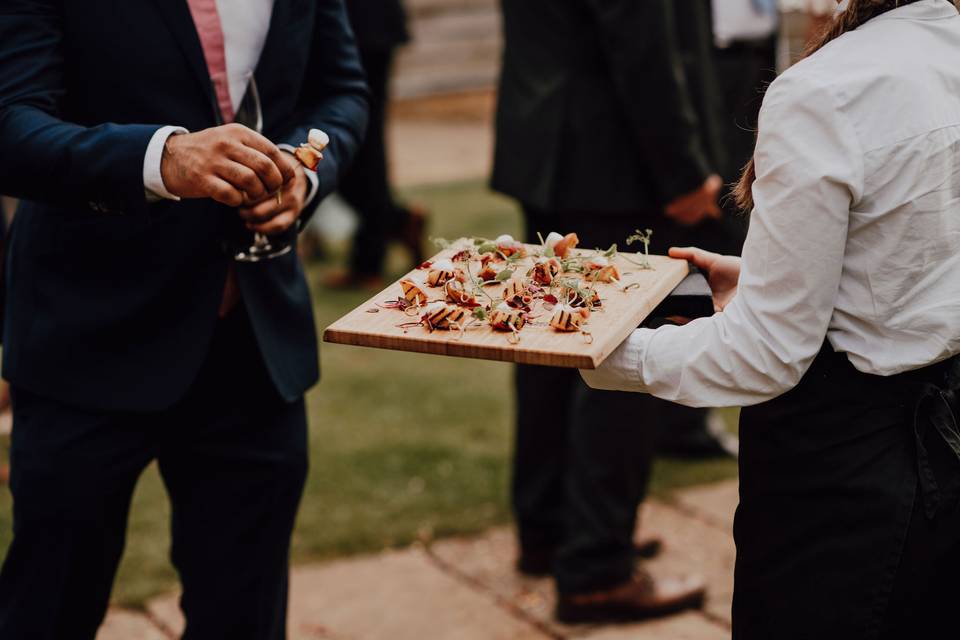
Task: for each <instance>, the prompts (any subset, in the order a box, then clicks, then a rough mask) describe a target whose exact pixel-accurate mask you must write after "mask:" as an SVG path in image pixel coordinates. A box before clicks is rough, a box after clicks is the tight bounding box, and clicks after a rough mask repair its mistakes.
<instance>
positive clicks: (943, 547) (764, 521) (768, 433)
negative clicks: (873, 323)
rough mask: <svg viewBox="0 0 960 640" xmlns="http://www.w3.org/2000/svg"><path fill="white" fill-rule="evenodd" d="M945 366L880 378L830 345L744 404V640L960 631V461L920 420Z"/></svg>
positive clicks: (739, 581)
mask: <svg viewBox="0 0 960 640" xmlns="http://www.w3.org/2000/svg"><path fill="white" fill-rule="evenodd" d="M943 371H944V366H942V365H939V366H934V367H930V368H927V369H924V370H921V371H918V372H911V373H907V374H902V375H899V376H893V377H879V376H871V375H867V374H863V373H860V372H858V371H857V370H856V369H854V367H853V366H852V365H851V364H850V362H849V361H848V360H847V358H846V356H845V355H844V354H836V353H833V351H832V350H831V349H830V348H829V347H827V348H825V349H824V350H823V351H822V352H821V354H820V355H819V356H818V357H817V359H816V361H815V362H814V364H813V366H812V367H811V369H810V370H809V371H808V373H807V374H806V375H805V376H804V378H803V380H802V382H801V383H800V385H799V386H797V387H796V388H795V389H793V390H792V391H790V392H789V393H787V394H784V395H783V396H781V397H779V398H777V399H775V400H772V401H770V402H767V403H764V404H762V405H759V406H756V407H751V408H748V409H744V410H743V412H742V417H741V426H740V494H741V496H740V506H739V508H738V509H737V515H736V521H735V526H734V535H735V538H736V542H737V563H736V580H735V589H734V603H733V637H734V638H735V639H737V640H754V639H756V640H761V639H762V640H781V639H783V640H814V639H815V640H833V639H836V640H840V639H843V640H868V639H869V640H875V639H878V638H879V639H883V640H893V639H904V638H923V639H925V640H928V639H936V638H953V637H956V635H957V630H956V623H955V615H954V611H955V610H954V608H953V607H955V606H956V604H955V602H956V585H957V580H958V576H960V510H958V509H957V497H958V489H960V460H958V457H957V455H956V454H954V453H953V452H952V451H951V450H950V448H949V447H948V446H947V443H946V441H945V440H944V438H943V437H942V436H941V435H940V434H939V433H938V432H937V431H936V430H935V429H932V428H927V427H928V426H929V425H928V424H927V419H926V417H925V416H926V414H925V413H923V412H921V414H920V417H919V421H918V422H917V423H916V424H917V425H919V427H920V428H919V431H917V430H915V428H914V427H915V421H914V419H915V416H916V414H915V407H916V405H917V400H918V399H919V398H920V397H921V394H923V393H924V389H925V387H924V385H926V384H929V383H937V382H939V381H940V380H941V379H942V376H943ZM934 395H935V394H934ZM931 398H934V396H931ZM925 406H926V405H925ZM930 406H934V405H932V404H931V405H930ZM918 432H919V434H920V435H919V437H918V436H917V433H918ZM918 441H919V442H920V443H921V445H922V450H923V451H926V455H919V452H920V451H921V448H920V445H918ZM927 474H929V477H933V478H935V480H936V485H937V486H938V487H939V492H938V494H939V505H938V508H937V509H936V512H928V511H927V506H929V505H930V504H931V502H930V500H931V498H932V497H933V496H934V493H933V492H932V491H930V484H929V483H928V482H927V480H926V479H924V480H923V481H921V477H923V478H927Z"/></svg>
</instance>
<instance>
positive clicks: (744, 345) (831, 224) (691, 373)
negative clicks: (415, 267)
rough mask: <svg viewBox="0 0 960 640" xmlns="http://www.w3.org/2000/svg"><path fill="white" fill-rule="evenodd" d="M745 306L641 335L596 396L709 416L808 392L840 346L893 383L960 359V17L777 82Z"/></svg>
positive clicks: (896, 18)
mask: <svg viewBox="0 0 960 640" xmlns="http://www.w3.org/2000/svg"><path fill="white" fill-rule="evenodd" d="M755 159H756V166H757V173H758V179H757V182H756V184H755V185H754V188H753V194H754V200H755V203H756V208H755V210H754V212H753V216H752V218H751V223H750V231H749V233H748V236H747V241H746V245H745V247H744V252H743V262H742V271H741V274H740V282H739V288H738V291H737V295H736V297H735V298H734V299H733V301H732V302H731V303H730V304H729V305H728V306H727V307H726V309H725V310H724V311H723V312H722V313H718V314H716V315H714V316H713V317H710V318H702V319H699V320H695V321H693V322H691V323H690V324H688V325H686V326H682V327H672V326H671V327H663V328H661V329H657V330H656V331H652V330H646V329H641V330H638V331H636V332H635V333H634V334H633V335H632V336H631V337H630V338H629V339H628V340H627V341H626V343H624V344H623V345H621V347H620V348H619V349H618V350H617V351H616V352H615V353H614V354H613V355H612V356H611V357H610V358H609V359H608V360H607V361H606V362H605V363H604V364H603V365H602V366H601V367H600V368H599V369H598V370H597V371H594V372H587V371H585V372H583V375H584V378H585V379H586V381H587V382H588V384H590V385H591V386H593V387H597V388H602V389H619V390H628V391H647V392H650V393H652V394H654V395H656V396H659V397H662V398H666V399H668V400H674V401H677V402H680V403H683V404H687V405H693V406H737V405H750V404H755V403H759V402H762V401H765V400H768V399H770V398H773V397H775V396H777V395H779V394H781V393H783V392H785V391H787V390H789V389H791V388H793V387H794V386H795V385H796V384H797V383H798V382H799V381H800V379H801V377H802V376H803V375H804V373H805V372H806V370H807V369H808V367H809V366H810V364H811V363H812V361H813V359H814V357H815V356H816V355H817V353H818V351H819V350H820V348H821V345H822V344H823V342H824V339H825V338H826V340H828V341H829V343H830V345H832V347H833V349H834V350H836V351H840V352H845V353H846V354H847V357H848V358H849V359H850V361H851V363H852V364H853V365H854V366H855V367H856V368H857V369H858V370H860V371H863V372H866V373H871V374H878V375H892V374H896V373H899V372H902V371H906V370H911V369H916V368H919V367H923V366H925V365H928V364H931V363H933V362H937V361H941V360H944V359H946V358H948V357H950V356H952V355H955V354H957V353H960V16H958V13H957V9H956V8H955V7H954V5H953V4H952V3H951V2H950V1H949V0H922V1H920V2H917V3H914V4H909V5H905V6H903V7H900V8H898V9H895V10H893V11H890V12H888V13H885V14H883V15H881V16H879V17H877V18H875V19H873V20H871V21H870V22H868V23H867V24H865V25H863V26H862V27H860V28H859V29H857V30H856V31H853V32H850V33H847V34H846V35H844V36H842V37H840V38H839V39H837V40H835V41H834V42H832V43H831V44H829V45H827V46H826V47H824V48H823V49H821V50H820V51H819V52H818V53H816V54H815V55H814V56H812V57H810V58H808V59H806V60H804V61H802V62H800V63H799V64H797V65H796V66H794V67H792V68H791V69H789V70H788V71H786V72H785V73H784V74H783V75H782V76H781V77H780V78H778V79H777V80H776V81H775V82H774V83H773V84H772V85H771V86H770V89H769V91H768V92H767V96H766V98H765V99H764V102H763V108H762V111H761V114H760V123H759V139H758V142H757V150H756V158H755Z"/></svg>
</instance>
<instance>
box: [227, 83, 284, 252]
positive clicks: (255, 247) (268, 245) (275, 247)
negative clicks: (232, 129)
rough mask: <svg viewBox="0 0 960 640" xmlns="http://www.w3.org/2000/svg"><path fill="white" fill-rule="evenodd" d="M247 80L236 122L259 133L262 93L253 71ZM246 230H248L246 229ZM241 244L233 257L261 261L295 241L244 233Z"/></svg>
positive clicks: (235, 118) (261, 130)
mask: <svg viewBox="0 0 960 640" xmlns="http://www.w3.org/2000/svg"><path fill="white" fill-rule="evenodd" d="M248 77H249V80H248V82H247V90H246V92H245V93H244V94H243V99H242V100H241V101H240V106H239V107H238V108H237V113H236V116H235V117H234V122H237V123H238V124H242V125H244V126H246V127H249V128H250V129H253V130H254V131H256V132H257V133H263V109H262V107H261V105H260V93H259V91H257V81H256V79H255V78H254V77H253V73H252V72H251V73H250V74H249V75H248ZM281 204H282V200H281V196H280V194H279V193H278V194H277V206H280V205H281ZM244 231H246V230H245V229H244ZM241 237H242V238H243V241H242V243H241V246H240V247H239V248H237V249H236V250H235V251H234V254H233V259H234V260H236V261H238V262H260V261H261V260H269V259H271V258H279V257H280V256H283V255H286V254H288V253H290V250H291V249H292V248H293V243H291V242H287V241H285V240H284V239H283V238H280V237H278V236H273V237H271V236H268V235H266V234H264V233H257V232H253V233H252V234H249V233H242V234H241Z"/></svg>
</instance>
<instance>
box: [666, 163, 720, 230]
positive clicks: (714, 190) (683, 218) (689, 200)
mask: <svg viewBox="0 0 960 640" xmlns="http://www.w3.org/2000/svg"><path fill="white" fill-rule="evenodd" d="M722 186H723V180H721V179H720V176H717V175H713V176H710V177H709V178H707V179H706V181H705V182H704V183H703V184H702V185H700V188H698V189H697V190H695V191H691V192H690V193H687V194H684V195H682V196H680V197H678V198H676V199H675V200H674V201H673V202H671V203H670V204H668V205H667V208H666V212H667V215H668V216H670V217H671V218H673V219H674V220H676V221H677V222H679V223H680V224H682V225H687V226H692V225H695V224H697V223H699V222H700V221H702V220H703V219H704V218H719V217H720V207H719V206H717V196H719V195H720V188H721V187H722Z"/></svg>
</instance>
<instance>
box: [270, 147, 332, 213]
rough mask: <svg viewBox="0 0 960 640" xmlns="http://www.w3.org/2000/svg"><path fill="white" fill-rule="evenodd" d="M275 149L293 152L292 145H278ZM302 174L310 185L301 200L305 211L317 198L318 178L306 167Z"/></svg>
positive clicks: (314, 172) (315, 173)
mask: <svg viewBox="0 0 960 640" xmlns="http://www.w3.org/2000/svg"><path fill="white" fill-rule="evenodd" d="M277 148H278V149H280V150H281V151H286V152H287V153H293V152H294V147H293V145H292V144H278V145H277ZM321 162H322V160H321ZM303 173H304V174H306V176H307V182H309V183H310V187H309V188H308V189H307V197H306V198H304V200H303V208H304V209H306V208H307V207H308V206H309V205H310V203H311V202H313V199H314V198H316V197H317V191H319V190H320V178H318V177H317V172H316V171H313V170H311V169H307V168H306V167H304V168H303Z"/></svg>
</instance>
